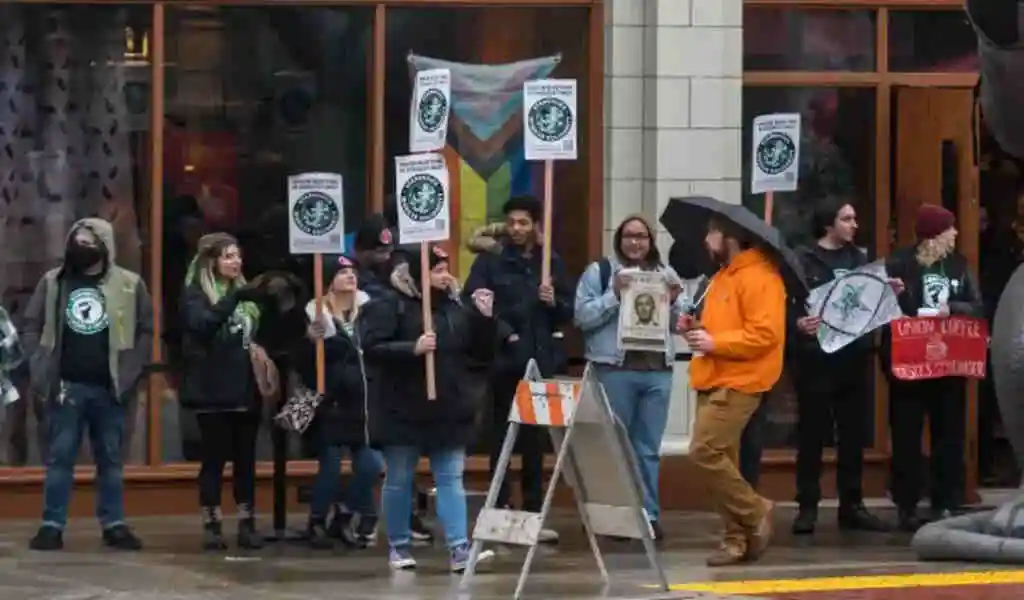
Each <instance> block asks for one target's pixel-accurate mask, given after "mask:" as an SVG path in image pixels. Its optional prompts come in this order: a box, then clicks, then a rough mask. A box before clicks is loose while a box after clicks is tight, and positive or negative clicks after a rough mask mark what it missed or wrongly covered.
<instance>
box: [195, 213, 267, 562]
mask: <svg viewBox="0 0 1024 600" xmlns="http://www.w3.org/2000/svg"><path fill="white" fill-rule="evenodd" d="M263 296H264V294H263V292H262V291H261V289H260V285H259V283H258V282H253V283H246V281H245V277H244V276H243V275H242V252H241V250H240V249H239V247H238V242H237V240H236V239H235V238H234V237H232V236H231V235H229V234H226V233H212V234H209V235H205V236H203V237H202V238H200V240H199V249H198V252H197V254H196V256H195V258H194V259H193V260H192V262H191V264H190V265H189V268H188V274H187V275H186V277H185V293H184V295H183V297H182V322H183V324H184V334H185V335H184V342H185V343H184V354H185V370H184V376H183V381H182V391H181V405H182V406H183V407H184V408H186V409H190V410H193V411H195V413H196V420H197V421H198V423H199V435H200V448H201V450H200V452H201V457H200V462H201V466H200V470H199V503H200V506H201V507H202V514H203V548H204V549H206V550H224V549H226V548H227V544H226V543H225V541H224V537H223V531H222V526H221V511H220V496H221V485H222V477H223V471H224V465H225V463H227V462H228V461H231V464H232V468H233V481H232V484H233V488H234V499H235V504H236V505H237V507H238V518H239V522H238V546H239V547H240V548H250V549H252V548H260V547H261V546H262V545H263V540H262V538H261V537H260V535H259V534H258V533H257V531H256V524H255V504H254V503H255V499H256V498H255V494H256V481H255V478H256V436H257V433H258V432H259V425H260V408H261V406H262V403H261V401H260V395H261V393H262V394H263V395H269V394H272V393H273V391H274V390H273V389H272V388H273V386H274V382H276V380H277V377H276V374H275V373H273V363H271V362H270V361H269V359H268V358H267V357H266V352H264V351H263V349H262V348H260V347H259V346H258V345H257V344H255V343H254V341H253V336H254V335H255V333H256V328H257V327H258V326H259V319H260V307H259V304H258V303H259V302H260V301H261V300H262V298H263Z"/></svg>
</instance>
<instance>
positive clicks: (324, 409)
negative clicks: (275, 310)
mask: <svg viewBox="0 0 1024 600" xmlns="http://www.w3.org/2000/svg"><path fill="white" fill-rule="evenodd" d="M368 301H369V296H367V295H366V294H365V293H363V292H360V293H359V297H358V299H357V300H356V302H357V304H358V305H359V306H360V310H362V309H363V307H365V305H366V303H367V302H368ZM314 311H315V308H314V303H313V301H310V303H309V305H307V307H306V314H307V316H311V315H313V314H314ZM324 314H325V316H326V315H327V313H326V311H324ZM328 318H331V319H332V320H333V326H334V330H333V332H331V331H329V332H328V333H331V335H329V336H328V337H326V338H325V339H324V384H325V389H324V400H323V402H321V403H320V406H319V407H318V408H317V416H316V419H315V420H314V421H313V425H312V426H311V431H309V432H307V435H309V436H310V439H312V440H316V441H317V442H319V443H320V444H329V445H332V446H356V447H358V446H364V445H369V443H370V426H369V402H370V379H369V378H368V377H367V376H366V370H365V367H364V363H363V356H362V348H361V346H362V339H363V337H364V335H365V330H366V327H365V320H364V319H363V317H362V313H359V315H358V316H357V318H356V321H355V329H354V331H353V333H352V335H349V334H348V333H346V332H345V329H344V328H343V327H342V325H341V323H339V322H338V321H337V320H336V319H333V317H330V316H328ZM296 366H297V368H296V371H297V372H298V374H299V376H300V377H301V378H302V382H303V384H305V386H306V387H308V388H309V389H311V390H315V389H316V344H314V343H313V342H311V341H310V340H308V339H305V340H304V342H303V344H302V349H301V350H300V352H299V360H298V363H297V365H296Z"/></svg>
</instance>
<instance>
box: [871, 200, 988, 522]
mask: <svg viewBox="0 0 1024 600" xmlns="http://www.w3.org/2000/svg"><path fill="white" fill-rule="evenodd" d="M914 231H915V233H916V234H917V243H916V244H915V245H913V246H910V247H907V248H901V249H899V250H896V251H895V252H893V253H892V255H890V256H889V258H888V260H887V261H886V265H885V267H886V270H887V271H888V272H889V275H890V276H892V277H898V278H900V279H902V280H903V282H904V284H905V288H906V289H905V290H904V291H903V293H901V294H900V295H899V296H898V298H899V303H900V310H902V311H903V314H904V315H906V316H908V317H947V316H949V315H965V316H971V317H979V318H984V316H985V307H984V305H983V303H982V301H981V296H980V295H979V292H978V287H977V285H976V284H975V282H974V277H973V276H972V275H971V272H970V268H969V267H968V263H967V258H966V257H964V255H962V254H960V253H959V252H957V250H956V236H957V231H956V227H955V217H954V215H953V213H952V212H950V211H948V210H946V209H945V208H943V207H941V206H936V205H934V204H922V205H921V207H920V208H919V209H918V211H917V220H916V222H915V225H914ZM890 327H892V326H890ZM890 327H886V328H885V329H884V336H885V337H883V345H882V361H883V365H884V367H885V372H886V374H887V375H889V382H890V388H889V428H890V431H891V432H892V496H893V501H894V502H895V503H896V506H897V508H898V509H899V526H900V529H903V530H905V531H914V530H916V529H917V528H919V527H920V526H921V524H922V523H923V520H922V519H921V518H919V516H918V513H917V505H918V502H919V501H920V498H921V488H922V487H923V481H922V473H923V471H924V459H923V457H922V454H921V432H922V430H923V428H924V418H925V415H927V416H928V423H929V427H930V428H931V478H930V482H929V483H930V489H931V511H932V516H933V517H936V518H943V517H944V516H947V515H948V514H950V513H951V512H953V511H955V510H956V509H957V508H958V506H959V504H960V502H961V498H959V497H958V496H960V495H962V494H963V489H964V481H963V477H964V436H965V431H964V419H965V418H966V405H965V401H966V387H965V383H966V382H965V380H964V378H962V377H940V378H937V379H921V380H916V381H903V380H900V379H897V378H896V377H893V376H892V367H891V365H892V362H891V348H892V342H891V336H892V334H891V331H890Z"/></svg>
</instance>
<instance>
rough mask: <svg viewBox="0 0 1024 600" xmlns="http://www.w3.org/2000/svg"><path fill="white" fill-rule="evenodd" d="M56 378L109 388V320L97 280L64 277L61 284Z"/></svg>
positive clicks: (97, 278)
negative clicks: (63, 291)
mask: <svg viewBox="0 0 1024 600" xmlns="http://www.w3.org/2000/svg"><path fill="white" fill-rule="evenodd" d="M63 285H64V288H65V290H66V296H65V298H66V300H65V303H64V306H63V307H62V314H61V320H62V321H63V323H64V328H63V331H62V332H61V354H60V377H61V379H63V380H64V381H69V382H74V383H88V384H92V385H100V386H105V387H109V386H110V385H111V381H110V358H109V352H110V335H109V333H108V332H107V330H108V329H109V328H110V316H109V315H108V313H107V302H106V298H104V297H103V292H102V291H100V288H99V277H89V276H74V275H72V276H68V277H67V278H66V279H64V282H63Z"/></svg>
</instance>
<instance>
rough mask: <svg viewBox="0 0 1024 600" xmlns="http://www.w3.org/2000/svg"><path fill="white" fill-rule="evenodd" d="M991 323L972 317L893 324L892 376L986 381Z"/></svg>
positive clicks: (911, 320) (908, 320)
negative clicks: (964, 378)
mask: <svg viewBox="0 0 1024 600" xmlns="http://www.w3.org/2000/svg"><path fill="white" fill-rule="evenodd" d="M987 353H988V323H987V322H985V321H984V320H983V319H975V318H972V317H959V316H957V317H923V318H916V319H896V320H895V321H893V322H892V374H893V375H894V376H896V378H897V379H903V380H918V379H937V378H939V377H967V378H969V379H984V378H985V357H986V354H987Z"/></svg>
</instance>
